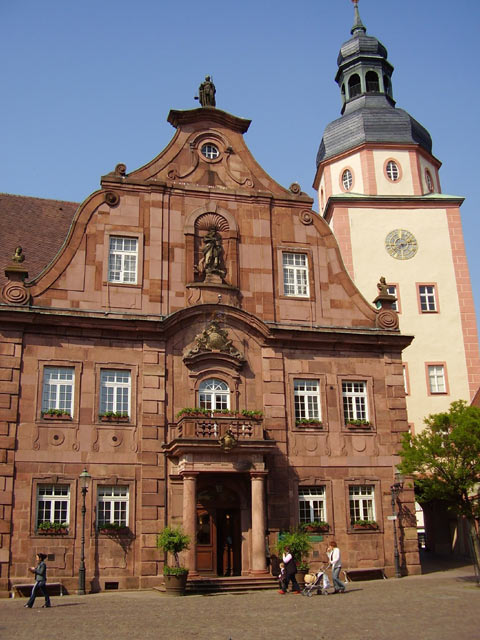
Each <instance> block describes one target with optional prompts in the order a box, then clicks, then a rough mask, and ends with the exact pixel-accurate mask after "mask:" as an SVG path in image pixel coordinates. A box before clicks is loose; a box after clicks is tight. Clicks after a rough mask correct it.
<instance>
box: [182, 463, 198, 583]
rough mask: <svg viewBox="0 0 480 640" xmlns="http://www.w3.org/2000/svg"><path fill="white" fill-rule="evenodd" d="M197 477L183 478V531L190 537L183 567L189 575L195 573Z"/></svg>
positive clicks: (191, 475)
mask: <svg viewBox="0 0 480 640" xmlns="http://www.w3.org/2000/svg"><path fill="white" fill-rule="evenodd" d="M197 475H198V473H194V472H185V473H183V474H182V476H183V530H184V532H185V533H186V534H187V535H188V536H189V537H190V548H189V549H188V550H187V551H186V552H185V566H186V567H187V568H188V570H189V575H196V573H197V549H196V540H197Z"/></svg>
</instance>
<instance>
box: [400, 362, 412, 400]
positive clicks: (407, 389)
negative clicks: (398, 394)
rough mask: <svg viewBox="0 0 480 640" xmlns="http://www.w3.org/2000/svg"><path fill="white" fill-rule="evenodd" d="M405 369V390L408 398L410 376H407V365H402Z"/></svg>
mask: <svg viewBox="0 0 480 640" xmlns="http://www.w3.org/2000/svg"><path fill="white" fill-rule="evenodd" d="M402 368H403V388H404V389H405V395H406V396H408V394H409V393H410V391H409V388H408V375H407V365H405V364H404V365H402Z"/></svg>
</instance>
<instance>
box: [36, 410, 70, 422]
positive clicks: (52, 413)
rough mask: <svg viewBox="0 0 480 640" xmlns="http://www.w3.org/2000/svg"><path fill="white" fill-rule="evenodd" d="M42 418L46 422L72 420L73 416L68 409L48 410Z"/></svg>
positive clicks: (43, 412)
mask: <svg viewBox="0 0 480 640" xmlns="http://www.w3.org/2000/svg"><path fill="white" fill-rule="evenodd" d="M42 418H43V419H44V420H62V419H63V420H65V419H67V420H71V419H72V416H71V414H70V411H68V410H67V409H46V410H45V411H42Z"/></svg>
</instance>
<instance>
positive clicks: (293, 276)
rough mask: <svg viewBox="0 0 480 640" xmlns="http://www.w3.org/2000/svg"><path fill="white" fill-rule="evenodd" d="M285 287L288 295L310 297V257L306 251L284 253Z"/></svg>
mask: <svg viewBox="0 0 480 640" xmlns="http://www.w3.org/2000/svg"><path fill="white" fill-rule="evenodd" d="M283 287H284V294H285V295H286V296H298V297H301V298H308V296H309V287H308V259H307V256H306V254H305V253H284V254H283Z"/></svg>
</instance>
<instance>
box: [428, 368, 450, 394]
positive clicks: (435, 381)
mask: <svg viewBox="0 0 480 640" xmlns="http://www.w3.org/2000/svg"><path fill="white" fill-rule="evenodd" d="M428 384H429V386H430V393H446V392H447V385H446V382H445V367H444V366H443V364H429V365H428Z"/></svg>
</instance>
